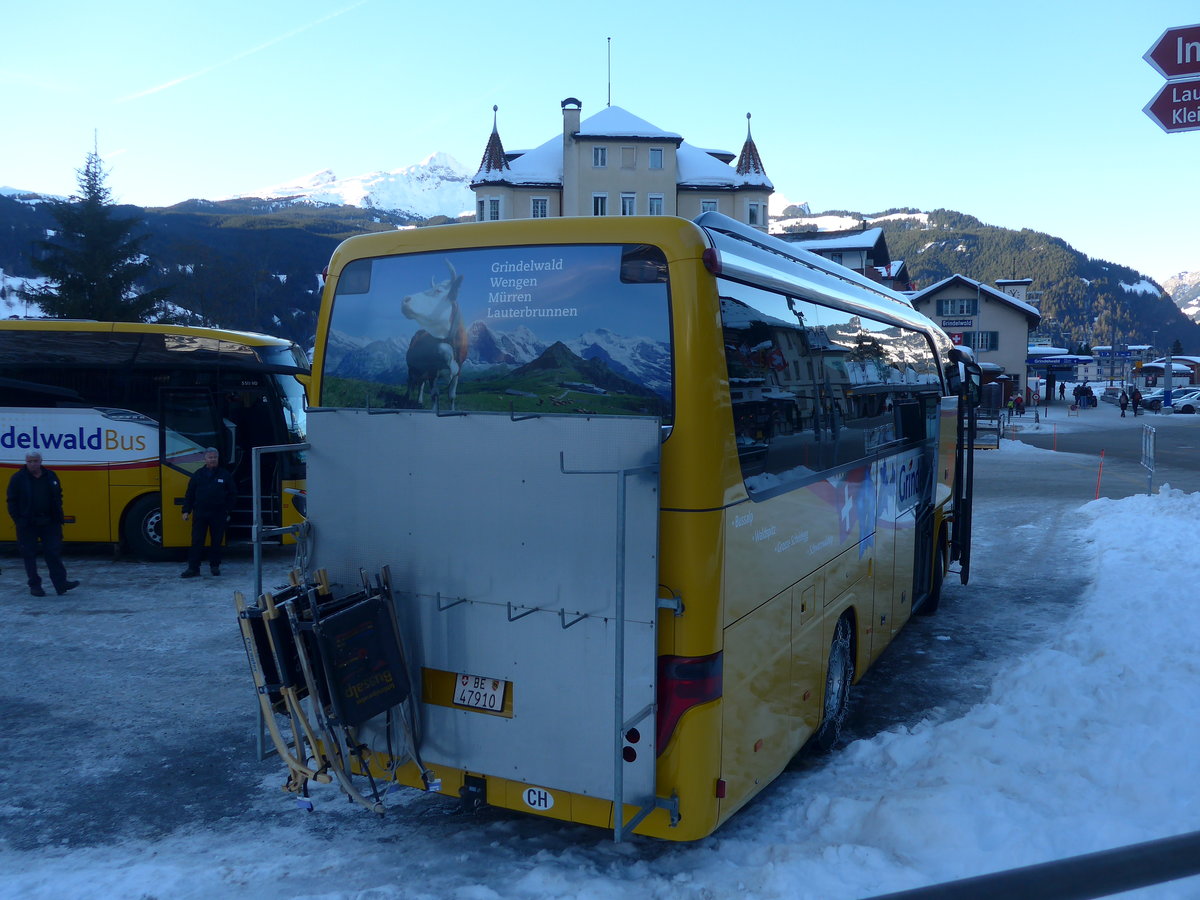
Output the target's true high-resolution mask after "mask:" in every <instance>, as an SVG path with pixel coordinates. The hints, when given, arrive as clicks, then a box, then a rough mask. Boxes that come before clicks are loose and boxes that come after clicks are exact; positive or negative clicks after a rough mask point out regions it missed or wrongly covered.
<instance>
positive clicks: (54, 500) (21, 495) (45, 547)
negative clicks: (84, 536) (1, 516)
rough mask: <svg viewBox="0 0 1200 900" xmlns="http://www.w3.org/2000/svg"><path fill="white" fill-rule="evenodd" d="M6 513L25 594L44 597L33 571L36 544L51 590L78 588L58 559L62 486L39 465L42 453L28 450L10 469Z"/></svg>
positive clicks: (62, 590)
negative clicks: (22, 562) (21, 562)
mask: <svg viewBox="0 0 1200 900" xmlns="http://www.w3.org/2000/svg"><path fill="white" fill-rule="evenodd" d="M7 499H8V514H9V515H10V516H12V520H13V522H14V523H15V524H16V526H17V546H18V547H19V548H20V550H21V558H22V559H24V560H25V574H26V575H27V576H28V577H29V593H31V594H33V596H35V597H45V596H46V592H45V591H44V590H43V589H42V576H41V575H39V574H38V570H37V555H38V545H39V544H40V545H41V550H42V556H44V557H45V558H46V570H47V571H48V572H49V573H50V581H51V582H53V584H54V590H55V591H56V592H57V593H58V594H59V595H62V594H65V593H66V592H67V591H69V590H71V589H72V588H77V587H79V582H78V581H68V580H67V570H66V567H65V566H63V562H62V555H61V554H62V542H63V534H62V526H63V522H64V521H65V517H64V516H63V500H62V485H61V484H59V482H58V476H57V475H55V474H54V473H53V472H51V471H50V470H49V469H47V468H45V467H44V466H43V465H42V454H40V453H38V452H37V451H36V450H30V451H29V452H28V453H26V454H25V467H24V468H21V469H17V471H15V472H13V475H12V478H10V479H9V480H8V496H7Z"/></svg>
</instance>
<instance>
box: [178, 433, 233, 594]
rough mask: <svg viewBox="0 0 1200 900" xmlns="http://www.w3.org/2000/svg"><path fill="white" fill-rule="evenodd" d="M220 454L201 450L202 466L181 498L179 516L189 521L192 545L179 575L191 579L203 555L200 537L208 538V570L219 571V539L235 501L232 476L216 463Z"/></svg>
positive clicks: (222, 537)
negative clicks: (190, 521) (180, 513)
mask: <svg viewBox="0 0 1200 900" xmlns="http://www.w3.org/2000/svg"><path fill="white" fill-rule="evenodd" d="M220 458H221V457H220V454H218V453H217V451H216V450H214V449H213V448H212V447H209V448H208V449H207V450H205V451H204V467H203V468H200V469H197V470H196V471H195V473H193V475H192V479H191V481H189V482H188V487H187V493H186V494H185V495H184V498H183V519H184V521H185V522H186V521H187V520H188V518H191V520H192V546H191V549H190V550H188V565H187V568H186V569H184V570H183V571H182V572H181V573H180V575H179V577H180V578H195V577H196V576H197V575H199V574H200V559H201V557H202V556H204V537H205V535H206V534H207V535H208V536H209V537H210V538H211V544H210V546H209V548H208V570H209V571H210V572H212V573H213V574H214V575H220V574H221V542H222V541H224V540H225V525H226V523H227V522H228V521H229V512H230V510H232V509H233V506H234V503H235V502H236V500H237V486H236V485H235V484H234V483H233V476H232V475H230V474H229V473H228V472H227V471H225V470H224V469H222V468H221V467H220V465H219V464H218V463H219V462H220Z"/></svg>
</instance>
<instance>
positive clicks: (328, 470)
mask: <svg viewBox="0 0 1200 900" xmlns="http://www.w3.org/2000/svg"><path fill="white" fill-rule="evenodd" d="M309 438H310V441H311V444H312V448H313V449H312V450H310V451H309V454H308V489H309V497H308V502H309V507H308V508H309V516H310V521H311V522H312V524H313V531H314V539H315V544H314V548H313V567H314V568H324V569H326V570H328V572H329V575H330V578H331V579H332V580H333V581H334V582H335V583H340V584H341V585H343V586H344V588H345V589H350V588H353V587H354V586H355V585H357V584H358V583H359V570H360V568H362V569H366V570H367V571H368V572H370V573H375V572H378V571H379V570H380V569H381V568H382V567H383V566H385V565H387V566H390V567H391V574H392V583H393V587H394V589H395V591H396V597H397V607H398V613H399V617H400V621H401V627H402V629H403V630H404V632H405V640H406V643H407V644H408V646H409V651H410V653H412V654H413V655H414V656H415V657H416V660H415V663H416V664H417V665H419V666H423V667H426V668H430V669H438V670H442V671H448V672H465V673H469V674H473V675H482V676H488V677H493V678H499V679H502V680H505V681H508V682H510V683H511V685H512V692H513V694H512V696H513V716H512V718H511V719H509V718H503V717H498V716H491V715H486V714H482V713H479V712H472V711H469V710H465V709H452V708H447V707H443V706H436V705H425V706H423V718H424V723H425V738H424V743H423V746H422V756H423V758H424V760H425V762H427V763H435V764H437V763H440V764H446V765H451V766H455V767H458V768H462V769H466V770H469V771H471V772H476V773H482V774H485V775H496V776H501V777H504V778H510V779H514V780H517V781H523V782H528V783H530V784H536V785H538V786H541V787H547V788H551V789H553V788H558V789H564V790H570V791H574V792H578V793H582V794H588V795H592V796H598V797H608V798H611V797H612V796H613V785H614V772H613V766H614V760H615V759H616V757H617V755H618V748H617V747H616V745H615V735H616V727H615V719H614V697H615V695H616V692H617V679H616V643H615V642H616V634H617V625H616V615H617V576H616V573H617V564H618V563H617V561H618V558H619V556H620V552H621V549H622V548H621V546H620V542H621V541H624V564H625V578H624V593H625V642H626V643H625V667H624V668H625V673H624V693H625V699H624V710H625V713H624V717H625V718H626V719H628V717H630V716H632V715H633V714H634V713H636V712H637V711H639V710H642V709H644V708H646V707H649V706H651V705H652V704H653V703H654V691H655V664H656V659H655V655H656V649H655V647H656V645H655V621H656V585H657V552H658V546H657V545H658V532H657V522H658V471H657V465H658V458H659V440H660V429H659V423H658V420H657V419H651V418H633V417H629V418H625V417H599V418H586V417H539V418H529V419H524V420H518V421H513V420H512V419H511V418H510V417H509V416H507V415H494V414H470V415H461V416H460V415H455V416H440V417H439V416H435V415H433V414H431V413H428V412H399V413H381V414H371V413H367V412H365V411H361V410H329V411H326V410H321V411H314V412H313V413H312V414H311V415H310V416H309ZM564 469H565V470H566V471H564ZM635 470H636V471H635ZM621 472H625V474H624V475H621V474H619V473H621ZM581 473H586V474H581ZM622 483H624V486H625V491H626V497H625V504H626V513H625V517H624V522H618V507H619V492H620V485H621V484H622ZM638 729H639V732H640V734H641V738H640V740H639V742H638V743H637V745H636V746H635V747H634V749H635V751H636V757H637V758H636V760H635V761H633V762H624V763H622V764H621V765H622V767H623V775H622V777H623V781H624V799H625V802H629V803H637V804H639V805H644V804H646V803H649V802H651V801H652V799H653V793H654V758H655V750H654V745H653V738H654V718H653V715H651V716H649V717H648V718H646V719H645V720H643V721H642V722H640V723H639V725H638ZM376 749H382V748H376Z"/></svg>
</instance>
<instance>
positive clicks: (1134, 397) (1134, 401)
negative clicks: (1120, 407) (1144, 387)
mask: <svg viewBox="0 0 1200 900" xmlns="http://www.w3.org/2000/svg"><path fill="white" fill-rule="evenodd" d="M1129 403H1130V405H1131V406H1132V407H1133V417H1134V418H1135V419H1136V418H1137V414H1138V407H1139V406H1141V405H1142V392H1141V391H1139V390H1138V389H1137V388H1134V389H1133V393H1132V394H1130V395H1129Z"/></svg>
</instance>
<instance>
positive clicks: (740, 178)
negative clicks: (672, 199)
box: [471, 106, 774, 190]
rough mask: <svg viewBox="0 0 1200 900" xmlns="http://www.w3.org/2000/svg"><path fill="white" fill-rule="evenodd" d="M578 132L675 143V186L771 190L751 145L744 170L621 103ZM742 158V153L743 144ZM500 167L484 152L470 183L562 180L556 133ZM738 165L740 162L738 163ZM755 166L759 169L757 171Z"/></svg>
mask: <svg viewBox="0 0 1200 900" xmlns="http://www.w3.org/2000/svg"><path fill="white" fill-rule="evenodd" d="M576 137H579V138H586V139H589V140H595V139H597V138H613V139H614V140H620V139H628V140H638V141H647V140H650V141H662V142H664V143H672V144H675V146H676V151H675V160H676V164H677V166H678V169H679V182H678V183H679V186H680V187H692V188H726V189H728V188H734V187H740V186H744V185H745V186H755V187H762V188H765V189H767V190H773V189H774V186H773V185H772V184H771V181H770V179H768V178H767V176H766V172H765V171H763V170H762V160H761V159H758V151H757V150H756V149H755V150H754V152H753V157H754V159H755V160H757V163H756V164H749V163H748V164H747V166H748V169H747V171H746V172H745V173H739V172H738V171H737V170H736V169H734V168H733V167H731V166H730V165H728V164H727V163H726V162H724V161H723V160H724V159H733V154H732V153H729V152H727V151H724V150H704V149H701V148H699V147H694V146H692V145H691V144H689V143H687V142H686V141H684V139H683V136H682V135H680V134H677V133H676V132H673V131H664V130H663V129H661V128H659V127H658V126H657V125H652V124H651V123H649V122H647V121H646V120H645V119H640V118H638V117H637V116H635V115H633V114H632V113H630V112H628V111H626V110H624V109H621V107H619V106H608V107H605V108H604V109H602V110H600V111H599V112H598V113H595V114H594V115H592V116H589V117H588V118H586V119H584V120H583V121H582V122H581V123H580V124H579V131H578V132H577V133H576ZM493 141H494V142H495V143H496V144H497V146H499V141H500V138H499V135H498V134H497V133H496V131H495V128H494V127H493V133H492V137H491V138H489V143H488V148H489V151H490V149H491V146H492V142H493ZM742 153H743V157H744V156H745V154H746V150H745V148H743V151H742ZM505 157H506V165H505V167H504V168H500V167H498V166H496V165H495V164H494V163H493V164H492V165H491V166H490V167H488V168H485V167H484V164H486V163H488V160H489V153H488V152H485V153H484V164H481V165H480V167H479V171H477V172H476V173H475V177H474V178H472V179H471V184H498V183H500V184H512V185H523V186H529V187H532V186H540V185H561V184H562V180H563V139H562V135H561V134H556V135H555V136H554V137H552V138H550V140H548V141H546V142H545V143H544V144H541V145H539V146H537V147H535V148H534V149H532V150H528V151H523V152H509V153H507V154H505ZM739 165H741V163H740V162H739ZM755 167H757V171H755Z"/></svg>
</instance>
